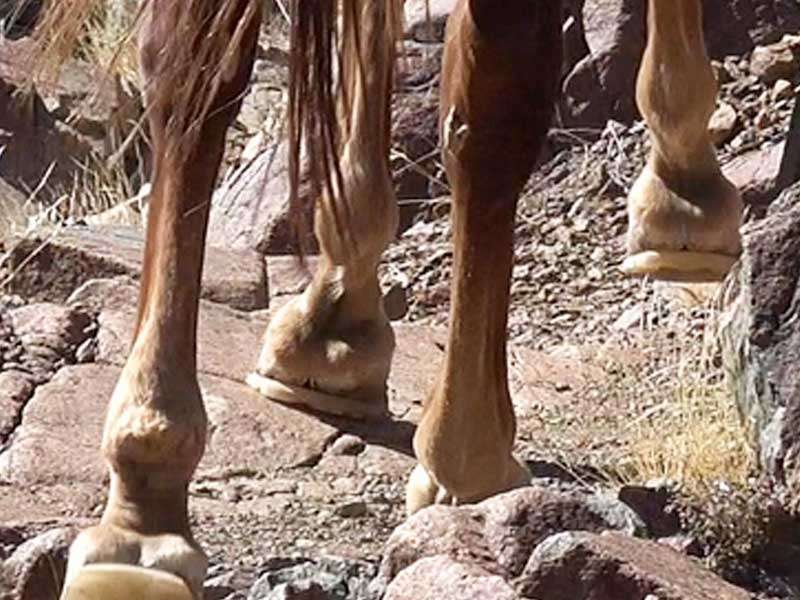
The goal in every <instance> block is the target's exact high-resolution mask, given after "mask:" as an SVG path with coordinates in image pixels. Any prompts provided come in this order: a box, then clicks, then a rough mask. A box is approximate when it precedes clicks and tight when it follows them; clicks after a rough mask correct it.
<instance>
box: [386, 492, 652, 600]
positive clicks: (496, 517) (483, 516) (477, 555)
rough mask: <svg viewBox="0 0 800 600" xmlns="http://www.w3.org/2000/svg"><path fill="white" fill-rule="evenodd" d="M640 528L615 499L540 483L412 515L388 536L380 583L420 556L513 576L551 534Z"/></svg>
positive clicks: (517, 574) (505, 576)
mask: <svg viewBox="0 0 800 600" xmlns="http://www.w3.org/2000/svg"><path fill="white" fill-rule="evenodd" d="M642 528H643V525H642V523H641V521H639V519H638V517H637V516H636V515H635V513H633V511H631V510H630V509H629V508H628V507H626V506H625V505H624V504H622V503H620V502H617V501H615V500H613V499H610V498H604V497H600V496H591V495H588V494H583V493H581V492H578V491H571V492H559V491H555V490H552V489H549V488H546V487H539V486H531V487H526V488H522V489H519V490H516V491H512V492H509V493H506V494H502V495H500V496H496V497H494V498H490V499H489V500H486V501H484V502H482V503H480V504H477V505H474V506H464V507H459V508H454V507H445V506H433V507H430V508H427V509H425V510H422V511H420V512H419V513H417V514H415V515H414V516H412V517H411V518H410V519H409V520H408V521H406V522H405V523H404V524H403V525H401V526H400V527H398V528H397V529H396V530H395V531H394V533H393V534H392V536H391V537H390V538H389V541H388V542H387V544H386V550H385V552H384V557H383V562H382V563H381V567H380V573H379V582H381V583H383V584H386V583H389V582H391V581H392V580H394V579H395V578H396V577H397V576H398V574H400V573H401V572H402V571H403V570H404V569H407V568H408V567H410V566H411V565H413V564H415V563H416V562H417V561H420V560H422V559H424V558H429V557H435V556H446V557H449V558H450V559H452V560H455V561H457V562H459V563H462V564H467V565H472V566H475V567H477V568H479V569H481V570H482V571H483V572H485V573H486V574H488V575H497V576H501V577H502V578H504V579H505V580H507V581H512V580H514V579H515V578H516V577H518V576H519V575H520V574H521V573H522V571H523V569H524V567H525V564H526V563H527V561H528V558H529V557H530V555H531V552H533V550H534V548H536V546H537V545H538V544H539V543H540V542H541V541H543V540H544V539H545V538H546V537H548V536H549V535H552V534H553V533H557V532H560V531H564V530H567V529H579V530H588V531H604V530H607V529H619V530H624V531H626V532H627V533H630V534H632V533H635V532H637V531H639V530H641V529H642ZM398 597H399V596H398Z"/></svg>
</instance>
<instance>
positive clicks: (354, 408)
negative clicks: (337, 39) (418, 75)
mask: <svg viewBox="0 0 800 600" xmlns="http://www.w3.org/2000/svg"><path fill="white" fill-rule="evenodd" d="M343 6H344V9H343V15H344V18H345V19H352V22H348V23H346V24H345V26H344V27H343V34H342V44H343V46H342V56H343V64H342V69H341V73H342V75H341V77H342V83H343V91H342V92H341V93H340V95H339V98H338V101H339V107H338V109H339V110H338V129H339V131H340V133H341V143H340V146H339V158H340V165H341V175H342V180H341V181H342V186H341V191H342V192H343V193H342V194H340V195H338V196H334V197H332V196H330V195H328V194H325V195H323V197H322V198H320V200H319V201H318V202H317V204H316V214H315V227H314V230H315V234H316V237H317V240H318V241H319V246H320V250H321V257H320V259H321V260H320V264H319V267H318V269H317V271H316V273H315V274H314V278H313V280H312V282H311V283H310V284H309V286H308V288H307V289H306V290H305V291H304V292H303V294H302V295H301V296H299V297H298V298H297V299H295V300H294V301H292V302H290V303H288V304H287V305H285V306H284V307H282V308H281V310H279V311H278V312H277V313H276V314H275V316H274V317H273V318H272V319H271V321H270V324H269V326H268V328H267V331H266V334H265V337H264V345H263V349H262V351H261V354H260V356H259V358H258V362H257V366H256V370H255V372H254V373H253V374H251V375H250V377H249V378H248V382H249V383H250V385H252V386H253V387H254V388H255V389H257V390H258V391H259V392H260V393H262V394H263V395H264V396H266V397H268V398H271V399H274V400H278V401H282V402H288V403H294V404H303V405H306V406H308V407H310V408H313V409H315V410H318V411H320V412H325V413H334V414H339V415H345V416H350V417H355V418H364V417H379V416H382V415H384V414H385V413H386V410H387V398H386V379H387V377H388V374H389V367H390V363H391V358H392V353H393V351H394V333H393V332H392V329H391V326H390V325H389V322H388V319H387V318H386V315H385V314H384V311H383V304H382V299H381V293H380V287H379V284H378V276H377V267H378V263H379V261H380V258H381V254H382V253H383V250H384V249H385V248H386V245H387V244H388V243H389V241H390V240H391V239H392V238H393V237H394V235H395V233H396V229H397V219H398V217H397V203H396V199H395V196H394V191H393V188H392V181H391V175H390V170H389V127H390V124H389V118H390V110H389V101H390V97H389V95H390V91H391V82H392V72H393V63H394V32H393V31H392V30H391V29H392V28H391V26H390V25H391V23H392V22H394V21H395V20H396V19H397V18H398V16H397V15H393V14H391V13H390V12H389V11H398V12H399V10H400V8H401V4H399V3H398V2H397V1H396V0H392V1H391V2H371V1H367V0H347V1H346V2H344V3H343ZM298 18H300V17H298ZM387 24H388V25H389V28H388V29H387ZM317 54H319V53H317ZM327 83H328V84H330V82H327ZM343 214H344V215H345V216H344V217H343V216H342V215H343ZM343 219H344V221H346V224H343Z"/></svg>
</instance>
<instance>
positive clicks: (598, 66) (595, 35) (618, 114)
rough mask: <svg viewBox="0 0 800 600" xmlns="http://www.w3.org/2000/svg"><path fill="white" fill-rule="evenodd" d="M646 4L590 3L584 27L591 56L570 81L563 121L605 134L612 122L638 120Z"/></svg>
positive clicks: (625, 0) (629, 0) (634, 0)
mask: <svg viewBox="0 0 800 600" xmlns="http://www.w3.org/2000/svg"><path fill="white" fill-rule="evenodd" d="M645 16H646V9H645V3H643V2H641V1H640V0H586V2H585V4H584V7H583V26H584V30H585V36H586V44H587V45H588V48H589V54H588V55H587V56H585V57H584V58H583V59H582V60H581V61H579V62H578V64H576V65H575V67H574V68H573V69H572V71H571V72H570V73H569V74H568V75H567V77H566V79H565V80H564V85H563V97H562V105H561V111H560V112H561V117H562V119H563V121H564V124H565V125H567V126H572V127H576V126H580V127H597V128H602V127H603V126H604V125H605V123H606V121H607V120H608V119H613V120H615V121H620V122H630V121H631V120H632V119H633V118H635V116H636V115H637V114H638V111H637V109H636V105H635V101H634V94H633V91H634V88H635V83H636V75H637V71H638V68H639V62H640V61H641V56H642V52H643V51H644V44H645V34H646V30H645Z"/></svg>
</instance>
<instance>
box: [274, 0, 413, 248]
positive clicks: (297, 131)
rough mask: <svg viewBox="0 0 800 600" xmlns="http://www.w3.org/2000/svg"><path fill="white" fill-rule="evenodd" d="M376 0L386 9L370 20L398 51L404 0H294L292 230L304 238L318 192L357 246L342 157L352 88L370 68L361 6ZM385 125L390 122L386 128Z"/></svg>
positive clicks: (347, 241) (349, 242) (346, 237)
mask: <svg viewBox="0 0 800 600" xmlns="http://www.w3.org/2000/svg"><path fill="white" fill-rule="evenodd" d="M376 1H380V2H381V3H382V4H383V5H384V6H385V7H386V9H385V10H384V12H383V15H382V17H383V18H382V22H378V23H371V25H372V27H373V28H374V27H377V28H378V31H377V34H378V35H379V36H380V37H381V39H382V40H383V41H384V43H385V44H387V45H390V46H391V56H392V59H393V57H394V47H395V46H396V43H397V40H398V39H399V37H400V34H401V32H402V0H293V4H292V8H293V14H292V25H291V55H290V63H289V64H290V66H289V119H288V121H289V127H288V129H289V132H288V133H289V183H290V206H291V208H292V214H293V216H294V219H293V220H294V223H295V231H296V233H297V234H298V237H299V238H300V239H303V238H304V237H305V236H306V234H307V233H308V232H309V231H310V229H311V226H310V223H308V222H306V219H305V217H304V215H307V214H308V212H309V211H308V208H309V206H308V202H314V201H316V200H317V199H319V201H324V202H326V203H327V206H326V208H327V209H328V210H329V211H330V214H331V216H332V219H333V223H334V226H335V228H336V230H337V233H338V234H339V236H340V237H341V239H342V241H343V242H344V243H345V245H347V246H350V247H351V249H352V251H354V252H357V250H356V249H355V246H356V244H355V240H353V237H352V227H351V226H350V221H351V208H350V206H351V204H350V202H348V200H347V191H348V190H347V189H346V187H345V185H344V179H343V176H342V169H341V164H340V158H341V153H342V149H343V143H344V141H346V140H347V137H348V133H349V128H350V127H351V122H350V115H351V113H352V101H353V98H352V96H353V95H354V94H352V90H354V89H355V86H358V85H363V80H364V78H365V75H364V74H365V73H366V72H368V70H369V69H370V68H371V65H370V64H369V56H368V54H369V52H367V51H366V46H365V44H364V42H363V33H364V31H363V22H362V17H363V15H364V14H365V10H364V7H365V6H366V5H367V3H370V2H376ZM374 101H375V102H380V101H381V99H379V98H375V99H374ZM387 101H388V99H387ZM387 114H388V113H387ZM388 126H389V125H388V122H387V125H386V128H387V136H388ZM306 165H307V170H306V169H304V168H303V167H304V166H306ZM301 176H307V179H308V183H309V184H310V191H311V194H310V197H308V196H306V198H303V194H301V191H300V190H301ZM301 253H302V248H301Z"/></svg>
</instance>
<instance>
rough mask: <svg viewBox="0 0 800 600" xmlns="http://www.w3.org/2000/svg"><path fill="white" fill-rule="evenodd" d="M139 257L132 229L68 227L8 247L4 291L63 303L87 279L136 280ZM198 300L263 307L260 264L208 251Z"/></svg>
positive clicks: (245, 256) (251, 256) (247, 254)
mask: <svg viewBox="0 0 800 600" xmlns="http://www.w3.org/2000/svg"><path fill="white" fill-rule="evenodd" d="M143 258H144V239H143V237H142V232H141V231H140V230H138V229H136V228H133V227H103V228H92V227H70V228H64V229H61V230H60V231H58V232H57V234H54V235H48V234H43V235H41V236H31V237H27V238H24V239H22V240H20V241H19V242H18V243H17V244H15V245H14V246H13V248H12V251H11V254H10V260H9V263H10V264H9V267H10V269H12V270H15V271H16V272H15V275H14V277H13V278H12V279H11V281H10V282H9V284H8V291H10V292H12V293H15V294H20V295H23V296H26V297H29V298H37V299H46V300H48V301H64V300H65V299H66V298H67V297H68V296H69V295H70V294H71V293H72V292H73V291H74V290H75V289H76V288H78V287H79V286H80V285H82V284H83V283H85V282H86V281H88V280H90V279H95V278H100V277H113V276H116V275H128V276H131V277H134V278H137V279H138V278H139V277H140V276H141V272H142V260H143ZM134 294H136V292H135V293H134ZM201 297H202V298H204V299H207V300H211V301H214V302H218V303H222V304H228V305H230V306H232V307H234V308H239V309H242V310H256V309H260V308H265V307H266V306H267V304H268V293H267V279H266V272H265V266H264V263H263V260H262V259H261V257H260V256H259V255H258V254H257V253H255V252H252V251H247V250H230V249H227V248H224V247H221V248H220V247H208V248H207V249H206V254H205V263H204V265H203V288H202V291H201Z"/></svg>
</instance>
